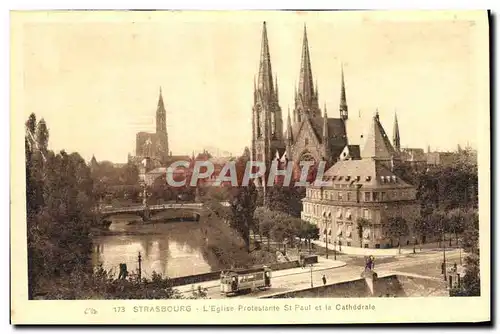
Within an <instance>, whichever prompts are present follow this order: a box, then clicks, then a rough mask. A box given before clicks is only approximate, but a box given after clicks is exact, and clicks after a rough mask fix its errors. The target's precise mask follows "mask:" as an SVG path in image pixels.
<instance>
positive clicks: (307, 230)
mask: <svg viewBox="0 0 500 334" xmlns="http://www.w3.org/2000/svg"><path fill="white" fill-rule="evenodd" d="M299 237H300V238H304V239H305V240H306V243H307V245H308V248H309V249H311V240H318V239H319V228H318V227H317V226H316V225H314V224H311V223H309V222H308V221H305V220H302V221H301V225H300V232H299Z"/></svg>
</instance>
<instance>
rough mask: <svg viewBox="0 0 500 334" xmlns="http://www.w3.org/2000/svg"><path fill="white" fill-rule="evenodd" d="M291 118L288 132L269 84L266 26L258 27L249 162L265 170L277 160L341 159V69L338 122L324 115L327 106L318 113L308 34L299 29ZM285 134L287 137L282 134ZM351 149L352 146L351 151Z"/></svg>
mask: <svg viewBox="0 0 500 334" xmlns="http://www.w3.org/2000/svg"><path fill="white" fill-rule="evenodd" d="M294 103H295V107H294V109H293V118H292V117H291V115H290V111H288V117H287V128H286V131H284V128H283V119H282V110H281V107H280V102H279V93H278V81H277V79H276V80H273V73H272V66H271V56H270V51H269V41H268V38H267V28H266V23H265V22H264V24H263V28H262V46H261V54H260V63H259V72H258V79H257V83H254V105H253V108H252V148H251V158H252V160H253V161H263V162H265V164H266V166H268V167H269V166H270V164H271V162H272V161H273V160H274V159H276V158H278V159H285V158H286V159H287V160H291V161H294V162H299V161H303V160H308V161H315V162H319V161H322V160H325V161H327V163H328V164H327V165H331V164H333V163H334V162H335V161H338V160H339V159H340V154H341V153H342V152H343V150H344V149H345V148H346V146H347V145H348V140H347V132H346V122H347V121H348V107H347V100H346V89H345V83H344V71H343V69H342V77H341V92H340V105H339V116H340V117H339V118H332V117H328V115H327V111H326V108H324V109H325V110H323V111H322V110H321V109H320V108H319V101H318V87H317V85H314V79H313V72H312V67H311V57H310V54H309V44H308V39H307V30H306V28H305V27H304V36H303V42H302V56H301V66H300V73H299V84H298V87H296V88H295V101H294ZM285 132H286V134H285ZM355 146H356V145H351V146H350V147H351V149H350V150H351V151H353V152H355V151H357V150H359V148H357V149H356V147H355Z"/></svg>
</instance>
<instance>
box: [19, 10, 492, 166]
mask: <svg viewBox="0 0 500 334" xmlns="http://www.w3.org/2000/svg"><path fill="white" fill-rule="evenodd" d="M26 18H27V17H25V24H24V26H23V30H22V34H19V35H17V36H20V38H22V45H23V47H22V50H23V51H22V56H23V60H22V61H21V62H20V64H21V66H22V73H23V78H24V82H23V87H24V90H23V92H22V94H21V95H22V99H23V101H24V102H23V109H24V114H25V118H27V117H28V115H29V114H30V113H31V112H35V113H36V115H37V116H38V117H39V118H40V117H43V118H45V120H46V121H47V123H48V126H49V131H50V147H51V148H52V149H55V150H60V149H66V150H67V151H78V152H80V154H82V156H83V157H84V158H86V159H90V157H91V156H92V154H95V156H96V158H97V159H98V160H112V161H114V162H125V161H126V159H127V154H128V153H129V152H130V153H132V154H135V133H136V132H139V131H154V129H155V124H154V118H155V112H156V106H157V102H158V94H159V87H160V86H161V87H162V91H163V98H164V102H165V105H166V109H167V129H168V134H169V145H170V149H171V150H172V151H173V153H174V154H190V153H191V152H192V151H193V150H194V151H195V152H197V151H200V150H201V149H203V147H209V146H211V147H217V148H219V149H221V150H226V151H229V152H232V153H233V154H240V153H241V152H242V151H243V149H244V147H245V146H250V139H251V108H252V103H253V79H254V75H256V74H257V71H258V65H259V55H260V46H261V33H262V21H264V20H266V21H267V29H268V38H269V45H270V53H271V61H272V68H273V72H274V74H275V75H276V74H277V76H278V84H279V99H280V104H281V108H282V110H283V116H284V121H286V113H287V108H288V106H290V108H293V96H294V86H295V84H296V82H297V81H298V75H299V68H300V56H301V52H300V50H301V46H302V36H303V27H304V24H307V31H308V39H309V47H310V55H311V61H312V71H313V76H314V80H315V81H316V80H317V83H318V85H319V99H320V105H321V107H322V108H323V105H324V104H326V107H327V109H328V115H329V116H330V117H332V116H335V117H338V105H339V97H340V62H341V61H342V62H344V72H345V81H346V90H347V103H348V106H349V112H350V122H351V123H353V124H351V125H350V127H349V129H352V130H350V131H351V134H349V133H348V135H349V136H351V137H352V141H354V142H357V141H359V134H360V133H362V132H363V129H364V128H366V127H367V126H368V121H369V118H370V117H371V116H372V115H373V113H374V112H375V110H376V109H377V108H378V110H379V113H380V118H381V121H382V124H383V125H384V127H385V129H386V132H387V133H388V134H389V135H390V136H391V137H392V127H393V119H394V112H395V110H397V113H398V120H399V127H400V133H401V143H402V146H408V147H421V148H427V145H431V148H438V149H440V150H455V149H456V147H457V144H461V145H462V146H465V145H466V144H467V143H469V144H470V145H471V146H473V147H477V145H478V139H477V136H478V126H479V121H478V117H477V113H478V112H479V109H480V108H482V109H481V111H482V112H484V103H485V101H484V100H485V98H484V96H485V95H484V89H487V86H485V84H487V81H485V79H484V78H485V73H486V75H487V70H488V67H487V66H488V65H487V63H485V61H487V50H486V49H485V48H484V47H483V45H485V44H484V43H483V42H484V39H485V38H486V41H487V31H485V30H484V26H481V25H480V24H479V25H478V24H477V23H475V22H473V21H471V20H465V19H462V16H458V17H456V18H455V19H453V17H452V16H450V15H448V16H446V17H444V18H443V17H442V16H441V19H437V17H434V16H431V15H428V14H427V15H422V14H415V13H413V14H411V15H408V14H405V13H393V14H392V15H390V16H389V15H388V14H387V13H386V14H383V15H381V14H380V15H377V13H375V12H371V13H363V12H349V13H347V14H346V13H345V12H344V13H342V12H332V13H325V12H323V13H303V14H297V13H294V12H281V13H269V12H255V13H253V14H248V13H245V12H239V13H238V12H233V13H219V14H215V13H200V14H193V13H179V12H178V13H167V12H163V13H153V14H147V13H140V14H137V13H125V12H123V13H119V14H116V13H115V14H109V13H103V12H101V13H97V14H96V13H91V12H87V13H76V14H75V13H73V14H62V13H61V14H55V15H54V14H52V15H50V16H47V15H45V16H43V15H38V16H33V17H32V18H30V19H26ZM485 34H486V36H485ZM481 38H482V39H481ZM479 73H480V74H479ZM359 115H361V117H359Z"/></svg>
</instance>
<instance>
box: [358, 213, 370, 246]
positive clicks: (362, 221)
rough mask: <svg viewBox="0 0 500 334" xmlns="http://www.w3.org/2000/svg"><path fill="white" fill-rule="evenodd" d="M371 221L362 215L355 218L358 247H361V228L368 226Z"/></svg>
mask: <svg viewBox="0 0 500 334" xmlns="http://www.w3.org/2000/svg"><path fill="white" fill-rule="evenodd" d="M370 224H371V221H370V220H368V219H366V218H364V217H358V219H357V220H356V228H357V230H358V237H359V247H361V248H363V230H364V228H365V227H366V226H370Z"/></svg>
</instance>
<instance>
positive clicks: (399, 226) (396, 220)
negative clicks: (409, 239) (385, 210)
mask: <svg viewBox="0 0 500 334" xmlns="http://www.w3.org/2000/svg"><path fill="white" fill-rule="evenodd" d="M383 226H384V229H385V234H386V235H387V236H389V238H391V244H392V239H393V238H396V239H397V240H398V248H399V253H401V237H403V236H406V235H408V234H409V228H408V224H407V222H406V220H405V219H404V218H403V217H401V216H396V217H389V219H388V220H387V223H386V224H384V225H383Z"/></svg>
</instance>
